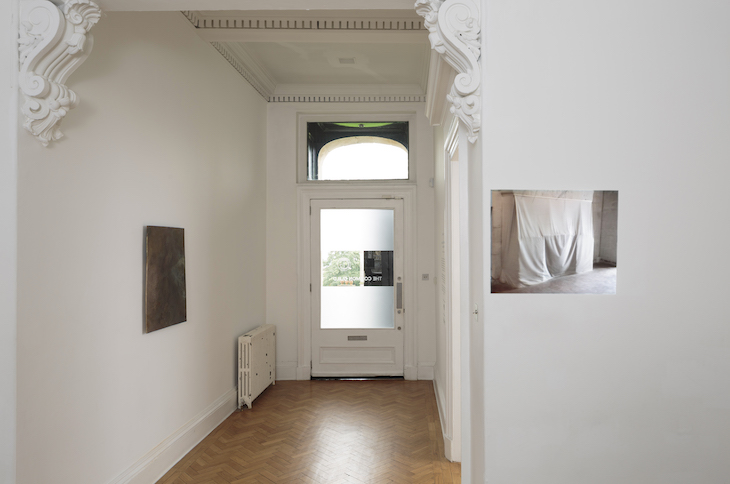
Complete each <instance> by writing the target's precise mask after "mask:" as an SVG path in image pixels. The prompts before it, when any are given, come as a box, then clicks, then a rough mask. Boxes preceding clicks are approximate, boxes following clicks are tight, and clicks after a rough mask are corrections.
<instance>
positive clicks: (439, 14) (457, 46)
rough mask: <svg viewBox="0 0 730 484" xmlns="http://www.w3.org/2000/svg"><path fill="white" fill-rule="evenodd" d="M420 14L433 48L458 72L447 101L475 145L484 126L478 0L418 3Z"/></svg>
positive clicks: (440, 0)
mask: <svg viewBox="0 0 730 484" xmlns="http://www.w3.org/2000/svg"><path fill="white" fill-rule="evenodd" d="M416 12H418V14H419V15H420V16H422V17H423V18H424V20H425V21H424V26H425V27H426V28H427V29H428V31H429V35H428V38H429V40H430V41H431V48H432V49H433V50H434V51H436V52H438V54H439V55H440V56H441V58H442V59H443V60H444V61H446V63H448V64H449V65H450V66H451V67H453V68H454V69H455V70H456V78H455V79H454V83H453V85H452V86H451V91H450V93H449V94H448V95H447V96H446V98H447V100H448V102H449V103H450V104H451V107H450V108H449V110H450V111H451V113H452V114H454V115H455V116H456V117H458V118H459V119H460V120H461V121H462V122H463V123H464V124H465V125H466V127H467V129H468V130H469V136H468V138H469V141H470V142H472V143H474V142H475V141H476V140H477V137H478V133H479V129H480V128H481V123H482V121H481V114H480V110H481V90H480V88H481V71H480V68H479V57H480V56H481V47H480V33H481V27H480V22H479V6H478V4H477V3H476V2H475V1H474V0H416Z"/></svg>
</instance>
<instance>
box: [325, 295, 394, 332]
mask: <svg viewBox="0 0 730 484" xmlns="http://www.w3.org/2000/svg"><path fill="white" fill-rule="evenodd" d="M394 309H395V308H394V306H393V286H385V287H382V286H381V287H354V286H353V287H323V288H322V329H393V324H394V318H393V314H394Z"/></svg>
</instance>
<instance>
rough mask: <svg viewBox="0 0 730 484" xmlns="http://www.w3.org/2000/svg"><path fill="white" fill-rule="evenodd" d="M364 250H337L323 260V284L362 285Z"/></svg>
mask: <svg viewBox="0 0 730 484" xmlns="http://www.w3.org/2000/svg"><path fill="white" fill-rule="evenodd" d="M361 259H362V252H360V251H345V250H335V251H332V252H330V253H329V254H328V255H327V259H325V260H323V261H322V285H323V286H360V285H361V281H362V278H361V277H362V274H360V266H361V264H360V260H361Z"/></svg>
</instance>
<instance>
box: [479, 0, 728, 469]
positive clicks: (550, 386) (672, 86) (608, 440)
mask: <svg viewBox="0 0 730 484" xmlns="http://www.w3.org/2000/svg"><path fill="white" fill-rule="evenodd" d="M482 6H483V7H484V11H483V24H482V33H483V35H484V39H483V40H484V43H483V46H484V51H483V54H482V63H483V65H482V69H483V73H484V76H485V78H484V81H485V84H484V90H483V101H484V105H483V118H482V119H483V148H484V151H483V154H484V183H485V185H486V186H485V187H484V188H485V190H486V189H498V188H504V187H524V188H534V189H547V188H555V189H559V188H560V187H565V186H569V187H594V186H606V187H611V188H615V189H617V190H618V191H619V192H620V194H621V213H620V214H619V220H618V225H619V227H618V235H619V240H618V251H619V257H620V264H621V269H620V276H619V280H618V287H617V294H616V295H611V296H591V295H579V296H571V295H560V296H545V295H542V296H535V295H529V294H523V295H519V294H518V295H515V294H511V295H508V296H505V295H500V294H494V295H491V294H485V299H486V301H485V302H486V307H485V310H486V315H487V318H486V320H485V321H484V328H485V334H484V355H485V361H484V370H485V379H484V382H483V387H484V392H485V393H484V396H485V420H486V425H487V432H486V437H485V440H484V442H485V445H486V449H485V452H484V454H483V455H484V457H485V469H486V470H485V474H486V477H487V478H488V479H489V482H490V483H495V484H499V483H517V482H519V483H522V484H531V483H535V484H551V483H556V484H557V483H560V484H572V483H575V484H579V483H580V484H582V483H591V484H601V483H616V482H622V483H642V484H649V483H657V484H658V483H661V484H670V483H676V484H679V483H688V482H698V483H699V482H702V483H720V482H727V480H728V476H729V475H730V462H729V461H728V459H727V445H728V436H729V435H730V388H729V387H728V385H727V381H728V379H729V378H730V353H729V352H728V342H729V341H730V325H728V321H730V314H729V313H730V311H729V310H728V306H727V303H726V300H727V294H726V293H727V287H728V285H727V274H728V271H730V261H729V260H728V258H727V257H724V256H723V254H724V253H725V252H726V247H725V245H726V240H727V236H728V228H727V223H725V219H726V208H727V206H728V202H727V195H726V193H727V187H726V185H727V182H726V178H727V177H726V176H722V175H723V174H724V173H725V172H726V171H727V160H728V159H730V137H728V133H730V90H729V89H728V86H729V85H730V62H729V61H728V59H730V30H728V29H727V19H728V18H729V17H730V4H729V3H727V2H715V1H709V0H699V1H695V2H689V1H681V0H669V1H663V2H659V1H646V2H636V1H628V0H618V1H614V2H583V1H578V0H557V1H555V2H541V1H534V0H529V1H525V2H511V1H505V0H491V1H489V2H483V4H482ZM606 166H610V167H611V169H610V170H608V171H606V170H605V167H606ZM687 193H691V194H692V196H691V197H687V196H685V195H683V194H687ZM485 202H486V200H485ZM688 253H690V254H691V257H689V258H684V259H683V258H682V257H679V258H678V254H688ZM698 281H701V283H698ZM485 289H487V288H485ZM474 389H475V388H474V387H472V390H474ZM474 415H475V414H472V417H474ZM476 458H477V457H476V456H475V459H476ZM479 477H480V479H473V481H472V482H483V479H481V477H482V476H479Z"/></svg>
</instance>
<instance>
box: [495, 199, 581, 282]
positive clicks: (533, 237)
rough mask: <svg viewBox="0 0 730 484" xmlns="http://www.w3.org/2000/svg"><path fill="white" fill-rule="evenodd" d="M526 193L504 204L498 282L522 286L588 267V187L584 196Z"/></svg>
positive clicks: (577, 271)
mask: <svg viewBox="0 0 730 484" xmlns="http://www.w3.org/2000/svg"><path fill="white" fill-rule="evenodd" d="M527 193H529V192H523V193H518V192H516V193H515V194H514V203H513V204H512V203H508V204H506V207H507V210H506V212H505V214H504V215H505V217H504V219H503V230H505V232H506V233H505V234H504V235H505V238H506V240H505V242H506V244H505V245H503V259H502V274H501V277H500V280H501V282H504V283H507V284H509V285H511V286H514V287H524V286H530V285H533V284H539V283H541V282H545V281H547V280H548V279H550V278H553V277H557V276H563V275H568V274H577V273H581V272H587V271H590V270H592V269H593V214H592V210H591V197H592V192H591V197H587V198H588V199H576V198H553V197H549V196H543V195H540V196H535V195H530V194H527ZM584 198H586V197H584ZM510 212H511V213H510Z"/></svg>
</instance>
